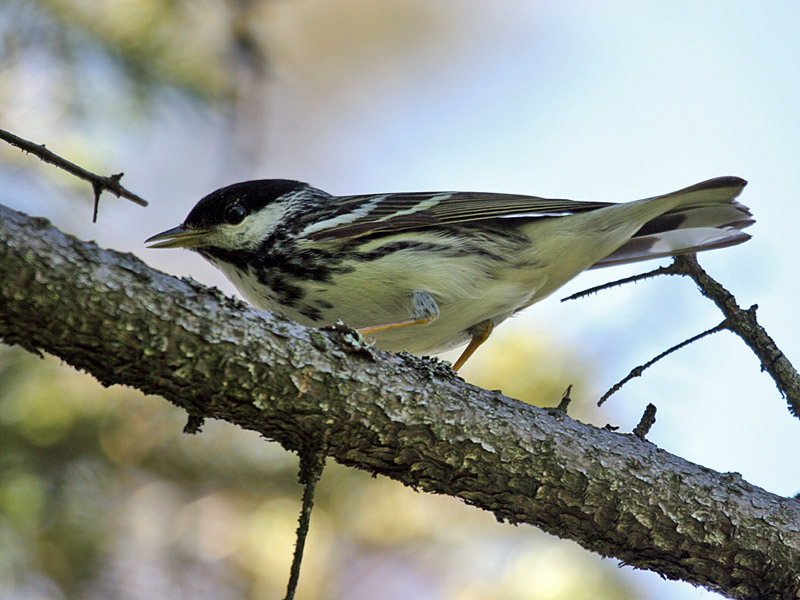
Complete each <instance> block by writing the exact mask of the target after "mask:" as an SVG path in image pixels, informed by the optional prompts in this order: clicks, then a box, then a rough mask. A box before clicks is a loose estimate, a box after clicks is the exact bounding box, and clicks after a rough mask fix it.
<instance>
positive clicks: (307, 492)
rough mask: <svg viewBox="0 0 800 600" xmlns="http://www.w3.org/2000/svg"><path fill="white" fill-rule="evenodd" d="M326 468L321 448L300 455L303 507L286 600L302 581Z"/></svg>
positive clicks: (292, 597)
mask: <svg viewBox="0 0 800 600" xmlns="http://www.w3.org/2000/svg"><path fill="white" fill-rule="evenodd" d="M324 468H325V453H324V451H322V450H321V449H320V448H314V449H309V450H306V451H303V452H301V453H300V483H301V484H303V506H302V508H301V509H300V518H299V519H298V525H297V540H296V542H295V546H294V556H293V557H292V567H291V569H290V571H289V584H288V585H287V586H286V600H293V599H294V594H295V592H296V591H297V582H298V581H299V579H300V564H301V563H302V562H303V550H304V549H305V546H306V537H307V536H308V527H309V525H310V523H311V510H312V509H313V508H314V494H315V492H316V490H317V482H319V479H320V477H322V471H323V469H324Z"/></svg>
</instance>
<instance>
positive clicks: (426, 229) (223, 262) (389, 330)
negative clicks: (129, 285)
mask: <svg viewBox="0 0 800 600" xmlns="http://www.w3.org/2000/svg"><path fill="white" fill-rule="evenodd" d="M746 184H747V182H746V181H745V180H744V179H741V178H739V177H732V176H727V177H717V178H714V179H709V180H707V181H704V182H701V183H698V184H695V185H692V186H690V187H686V188H684V189H681V190H678V191H676V192H672V193H669V194H664V195H660V196H655V197H651V198H646V199H643V200H636V201H632V202H623V203H612V202H591V201H575V200H560V199H548V198H540V197H536V196H528V195H518V194H506V193H480V192H408V193H384V194H360V195H351V196H335V195H332V194H329V193H327V192H324V191H322V190H320V189H317V188H314V187H312V186H310V185H309V184H307V183H303V182H300V181H294V180H288V179H261V180H253V181H244V182H240V183H234V184H232V185H228V186H226V187H223V188H220V189H218V190H216V191H214V192H212V193H210V194H208V195H207V196H205V197H204V198H202V199H201V200H200V201H199V202H198V203H197V204H196V205H195V207H194V208H193V209H192V210H191V211H190V212H189V214H188V216H187V217H186V219H185V220H184V222H183V223H182V224H180V225H178V226H177V227H174V228H172V229H169V230H167V231H163V232H161V233H159V234H157V235H154V236H152V237H150V238H148V239H147V240H146V242H145V243H146V244H149V248H186V249H189V250H192V251H194V252H197V253H198V254H200V255H201V256H202V257H203V258H205V259H206V260H208V261H209V262H210V263H211V264H213V265H214V266H215V267H217V268H218V269H219V270H221V271H222V272H223V273H224V274H225V275H226V277H227V278H228V279H229V280H230V281H231V282H232V283H233V285H234V286H235V287H236V288H237V289H238V291H239V292H240V294H241V295H242V296H243V297H244V298H245V299H246V300H247V301H248V302H250V303H251V304H252V305H254V306H255V307H257V308H258V309H262V310H268V311H271V312H273V313H275V314H277V315H279V316H281V317H284V318H287V319H292V320H294V321H297V322H299V323H301V324H303V325H306V326H311V327H322V326H328V325H333V324H336V323H339V322H344V323H345V324H347V325H348V326H350V327H353V328H355V329H357V330H358V331H359V332H360V333H361V334H362V335H364V336H365V337H367V339H369V340H370V341H371V342H372V343H374V345H375V346H376V347H377V348H379V349H382V350H388V351H392V352H398V351H401V350H405V351H408V352H411V353H413V354H417V355H430V354H437V353H440V352H443V351H445V350H449V349H452V348H456V347H458V346H461V345H463V344H465V343H466V344H467V346H466V348H465V349H464V350H463V352H462V353H461V355H460V357H459V358H458V359H457V360H456V362H455V363H453V365H452V367H453V369H454V370H458V369H459V368H460V367H461V366H463V364H464V363H465V362H466V361H467V359H469V358H470V357H471V356H472V355H473V353H474V352H475V351H476V350H477V348H478V347H479V346H481V345H482V344H483V343H484V342H485V341H486V340H487V339H488V337H489V336H490V334H491V333H492V331H493V329H494V328H495V327H496V326H497V325H499V324H500V323H502V322H503V321H505V320H506V319H507V318H508V317H510V316H511V315H514V314H516V313H518V312H520V311H521V310H523V309H525V308H527V307H529V306H530V305H532V304H534V303H535V302H539V301H540V300H542V299H544V298H546V297H547V296H549V295H550V294H552V293H553V292H555V291H556V290H557V289H559V288H560V287H561V286H563V285H564V284H565V283H567V282H568V281H569V280H571V279H572V278H574V277H575V276H577V275H578V274H580V273H581V272H583V271H585V270H587V269H593V268H597V267H605V266H611V265H619V264H625V263H632V262H636V261H641V260H648V259H655V258H662V257H668V256H676V255H679V254H687V253H695V252H699V251H704V250H711V249H715V248H723V247H727V246H733V245H736V244H740V243H742V242H744V241H746V240H748V239H750V237H751V236H750V235H749V234H748V233H745V232H744V231H742V230H743V229H744V228H746V227H748V226H749V225H751V224H752V223H754V220H753V218H752V214H751V212H750V210H749V209H748V208H747V207H746V206H744V205H742V204H740V203H739V202H738V201H736V198H737V197H738V196H739V194H740V193H741V191H742V189H743V188H744V187H745V185H746Z"/></svg>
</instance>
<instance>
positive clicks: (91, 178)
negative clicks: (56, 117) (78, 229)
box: [0, 129, 147, 222]
mask: <svg viewBox="0 0 800 600" xmlns="http://www.w3.org/2000/svg"><path fill="white" fill-rule="evenodd" d="M0 140H4V141H6V142H8V143H9V144H11V145H12V146H16V147H17V148H19V149H20V150H22V151H23V152H28V153H30V154H33V155H34V156H38V157H39V158H40V159H41V160H43V161H45V162H48V163H50V164H52V165H55V166H57V167H58V168H59V169H63V170H65V171H66V172H67V173H71V174H72V175H75V176H76V177H79V178H80V179H83V180H84V181H88V182H89V183H91V184H92V192H93V193H94V214H93V217H92V222H96V221H97V208H98V206H99V204H100V194H102V193H103V190H108V191H109V192H111V193H112V194H114V195H116V196H117V197H118V198H120V197H122V198H126V199H128V200H130V201H131V202H135V203H136V204H138V205H139V206H147V200H145V199H144V198H140V197H139V196H137V195H136V194H134V193H133V192H131V191H129V190H127V189H126V188H125V187H123V186H122V184H121V183H120V180H121V179H122V176H123V175H124V173H117V174H116V175H110V176H108V177H104V176H103V175H98V174H96V173H92V172H91V171H87V170H86V169H84V168H83V167H80V166H78V165H76V164H75V163H73V162H70V161H68V160H67V159H65V158H62V157H60V156H59V155H58V154H56V153H55V152H51V151H50V150H48V149H47V148H46V147H45V145H44V144H35V143H33V142H31V141H28V140H26V139H24V138H21V137H19V136H16V135H14V134H13V133H10V132H8V131H6V130H5V129H0Z"/></svg>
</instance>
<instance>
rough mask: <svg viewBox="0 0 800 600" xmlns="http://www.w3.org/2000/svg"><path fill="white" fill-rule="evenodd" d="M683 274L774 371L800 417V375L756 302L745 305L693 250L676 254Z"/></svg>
mask: <svg viewBox="0 0 800 600" xmlns="http://www.w3.org/2000/svg"><path fill="white" fill-rule="evenodd" d="M674 265H675V267H676V268H677V269H679V270H680V274H683V275H688V276H689V277H691V278H692V279H694V281H695V283H696V284H697V287H698V288H700V293H701V294H703V295H704V296H705V297H706V298H708V299H710V300H711V301H712V302H714V304H716V305H717V307H718V308H719V309H720V310H721V311H722V313H723V314H724V315H725V327H726V328H727V329H729V330H730V331H732V332H733V333H735V334H736V335H738V336H739V337H740V338H742V340H743V341H744V343H745V344H747V345H748V346H749V347H750V349H751V350H752V351H753V353H754V354H755V355H756V356H758V358H759V360H760V361H761V370H762V371H766V372H767V373H769V374H770V376H771V377H772V379H773V381H774V382H775V385H776V386H777V388H778V391H780V393H781V394H782V395H783V397H784V398H786V403H787V404H788V406H789V412H790V413H792V414H793V415H794V416H795V417H798V418H800V375H798V373H797V370H796V369H795V368H794V367H793V366H792V363H791V362H789V359H788V358H786V356H785V355H784V354H783V352H781V350H780V349H779V348H778V346H777V345H776V344H775V341H774V340H773V339H772V338H771V337H770V335H769V334H768V333H767V332H766V331H765V330H764V328H763V327H761V325H759V324H758V321H757V320H756V308H757V306H756V305H753V306H751V307H750V308H748V309H746V310H745V309H743V308H741V307H740V306H739V305H738V304H737V303H736V299H735V298H734V297H733V295H732V294H731V293H730V292H729V291H728V290H726V289H725V288H724V287H722V286H721V285H720V284H719V283H718V282H717V281H715V280H714V279H712V278H711V277H710V276H709V275H708V273H706V272H705V271H704V270H703V269H702V267H701V266H700V265H699V264H698V263H697V258H696V257H695V255H693V254H687V255H684V256H677V257H675V263H674Z"/></svg>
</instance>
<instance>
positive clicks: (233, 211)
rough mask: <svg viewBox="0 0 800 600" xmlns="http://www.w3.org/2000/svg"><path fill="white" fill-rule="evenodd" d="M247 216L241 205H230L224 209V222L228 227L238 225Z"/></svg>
mask: <svg viewBox="0 0 800 600" xmlns="http://www.w3.org/2000/svg"><path fill="white" fill-rule="evenodd" d="M246 216H247V211H246V210H245V208H244V206H242V205H241V204H231V205H230V206H229V207H228V208H226V209H225V215H224V217H225V222H226V223H227V224H228V225H238V224H239V223H241V222H242V221H244V218H245V217H246Z"/></svg>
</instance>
